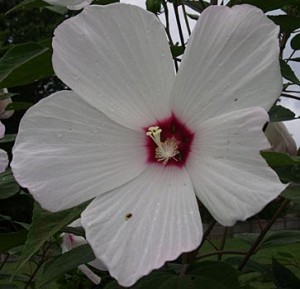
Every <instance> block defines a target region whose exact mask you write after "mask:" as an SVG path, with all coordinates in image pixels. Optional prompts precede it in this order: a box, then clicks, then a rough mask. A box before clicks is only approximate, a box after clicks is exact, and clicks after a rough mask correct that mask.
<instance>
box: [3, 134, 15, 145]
mask: <svg viewBox="0 0 300 289" xmlns="http://www.w3.org/2000/svg"><path fill="white" fill-rule="evenodd" d="M16 136H17V135H16V134H6V135H5V136H4V137H3V138H1V139H0V143H6V142H13V141H15V139H16Z"/></svg>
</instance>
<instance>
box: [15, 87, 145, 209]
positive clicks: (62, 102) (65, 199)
mask: <svg viewBox="0 0 300 289" xmlns="http://www.w3.org/2000/svg"><path fill="white" fill-rule="evenodd" d="M144 141H145V137H144V132H136V131H133V130H130V129H127V128H125V127H122V126H120V125H118V124H117V123H115V122H113V121H112V120H111V119H109V118H108V117H106V116H105V115H104V114H102V113H101V112H99V111H97V110H96V109H94V108H93V107H91V106H90V105H88V104H87V103H86V102H84V101H83V100H82V99H81V98H80V97H79V96H77V95H76V94H75V93H73V92H71V91H61V92H58V93H56V94H54V95H52V96H51V97H48V98H46V99H43V100H42V101H40V102H39V103H38V104H36V105H35V106H33V107H32V108H31V109H29V110H28V112H27V113H26V115H25V116H24V118H23V119H22V122H21V125H20V129H19V134H18V136H17V140H16V143H15V146H14V149H13V161H12V164H11V166H12V170H13V172H14V175H15V177H16V179H17V181H18V182H19V183H20V184H21V186H23V187H27V188H28V189H29V190H30V192H31V194H32V195H33V197H34V198H35V199H36V200H37V201H38V202H39V203H40V204H41V205H42V206H43V207H44V208H46V209H48V210H50V211H59V210H63V209H66V208H70V207H72V206H75V205H78V204H80V203H82V202H84V201H87V200H89V199H91V198H93V197H95V196H97V195H100V194H102V193H105V192H107V191H109V190H111V189H114V188H116V187H118V186H120V185H122V184H124V183H125V182H128V181H130V180H131V179H133V178H134V177H136V176H138V175H139V174H141V173H142V172H143V170H144V169H145V168H146V152H145V148H144Z"/></svg>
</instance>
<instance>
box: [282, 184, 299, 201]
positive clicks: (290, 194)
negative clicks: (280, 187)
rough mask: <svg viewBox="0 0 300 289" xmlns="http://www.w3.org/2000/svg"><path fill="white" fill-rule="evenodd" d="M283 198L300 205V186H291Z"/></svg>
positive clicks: (285, 191) (283, 193)
mask: <svg viewBox="0 0 300 289" xmlns="http://www.w3.org/2000/svg"><path fill="white" fill-rule="evenodd" d="M281 196H283V197H285V198H287V199H289V200H291V201H292V202H294V203H295V204H300V184H290V185H289V186H288V187H287V188H286V189H285V190H284V191H283V192H282V193H281Z"/></svg>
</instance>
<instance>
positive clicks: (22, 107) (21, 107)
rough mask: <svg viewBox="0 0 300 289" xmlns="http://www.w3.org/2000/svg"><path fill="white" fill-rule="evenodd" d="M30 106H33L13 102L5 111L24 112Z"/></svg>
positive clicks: (31, 104) (26, 103) (27, 103)
mask: <svg viewBox="0 0 300 289" xmlns="http://www.w3.org/2000/svg"><path fill="white" fill-rule="evenodd" d="M31 106H33V103H30V102H21V101H14V102H12V103H10V104H8V105H7V106H6V108H5V110H26V109H28V108H29V107H31Z"/></svg>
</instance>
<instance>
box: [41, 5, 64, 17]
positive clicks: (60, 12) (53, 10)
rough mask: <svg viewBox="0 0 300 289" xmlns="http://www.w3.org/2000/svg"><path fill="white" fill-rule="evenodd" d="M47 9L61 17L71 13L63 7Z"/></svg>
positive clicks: (47, 7) (49, 7)
mask: <svg viewBox="0 0 300 289" xmlns="http://www.w3.org/2000/svg"><path fill="white" fill-rule="evenodd" d="M45 8H46V9H48V10H50V11H52V12H54V13H57V14H60V15H65V14H66V13H67V12H68V11H69V10H68V9H67V8H66V7H63V6H46V7H45Z"/></svg>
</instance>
